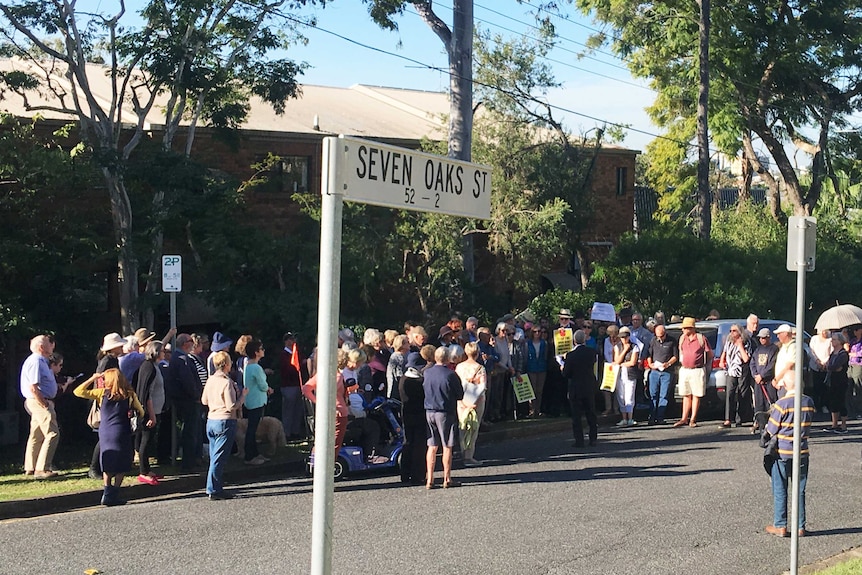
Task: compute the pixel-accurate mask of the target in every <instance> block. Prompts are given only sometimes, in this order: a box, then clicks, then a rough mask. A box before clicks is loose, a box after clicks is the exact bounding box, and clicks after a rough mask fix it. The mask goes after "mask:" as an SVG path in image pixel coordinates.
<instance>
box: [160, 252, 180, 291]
mask: <svg viewBox="0 0 862 575" xmlns="http://www.w3.org/2000/svg"><path fill="white" fill-rule="evenodd" d="M162 291H163V292H181V291H183V258H182V256H162Z"/></svg>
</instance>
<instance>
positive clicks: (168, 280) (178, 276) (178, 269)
mask: <svg viewBox="0 0 862 575" xmlns="http://www.w3.org/2000/svg"><path fill="white" fill-rule="evenodd" d="M162 291H163V292H167V293H168V294H169V295H170V298H171V318H170V319H171V328H174V329H176V327H177V294H178V293H179V292H181V291H183V258H182V256H177V255H169V256H162ZM176 345H177V339H176V335H174V339H173V341H171V346H173V347H174V348H175V347H176ZM178 451H179V446H178V445H177V411H176V410H175V409H172V410H171V463H173V464H174V465H176V464H177V452H178Z"/></svg>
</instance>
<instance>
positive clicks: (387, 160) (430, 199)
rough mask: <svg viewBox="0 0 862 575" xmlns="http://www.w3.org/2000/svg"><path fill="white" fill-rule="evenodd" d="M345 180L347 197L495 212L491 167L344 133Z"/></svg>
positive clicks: (475, 214)
mask: <svg viewBox="0 0 862 575" xmlns="http://www.w3.org/2000/svg"><path fill="white" fill-rule="evenodd" d="M338 143H339V146H338V151H339V154H338V158H337V159H336V163H338V164H340V165H339V166H338V173H339V174H340V176H339V178H338V179H339V180H341V182H342V183H343V188H342V190H343V192H344V199H345V200H348V201H352V202H359V203H362V204H372V205H375V206H384V207H389V208H401V209H403V210H414V211H420V212H431V213H438V214H449V215H452V216H463V217H467V218H477V219H481V220H487V219H488V218H490V217H491V168H490V167H489V166H483V165H481V164H471V163H469V162H461V161H459V160H453V159H451V158H447V157H443V156H436V155H434V154H426V153H424V152H417V151H416V150H410V149H407V148H399V147H397V146H389V145H386V144H380V143H378V142H372V141H370V140H362V139H360V138H351V137H347V136H339V137H338Z"/></svg>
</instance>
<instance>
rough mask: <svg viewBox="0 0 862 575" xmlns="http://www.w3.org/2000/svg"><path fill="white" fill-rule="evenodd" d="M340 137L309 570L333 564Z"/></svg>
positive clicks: (323, 260)
mask: <svg viewBox="0 0 862 575" xmlns="http://www.w3.org/2000/svg"><path fill="white" fill-rule="evenodd" d="M340 152H341V150H340V149H339V141H338V138H332V137H330V138H324V140H323V166H322V178H321V179H322V182H321V195H322V206H321V208H322V210H321V216H320V287H319V299H318V317H317V334H318V335H317V393H316V396H317V402H316V403H317V405H316V407H315V410H314V414H315V422H314V495H313V499H312V511H313V517H312V521H311V573H312V575H329V573H331V570H332V498H333V488H334V481H335V478H334V474H335V467H334V466H335V390H336V385H335V378H336V377H337V365H336V363H337V353H338V350H337V343H338V339H337V332H338V308H339V302H340V299H341V221H342V209H343V205H344V198H343V192H344V190H343V187H342V185H341V184H340V178H339V177H338V164H339V162H338V158H337V156H338V154H339V153H340Z"/></svg>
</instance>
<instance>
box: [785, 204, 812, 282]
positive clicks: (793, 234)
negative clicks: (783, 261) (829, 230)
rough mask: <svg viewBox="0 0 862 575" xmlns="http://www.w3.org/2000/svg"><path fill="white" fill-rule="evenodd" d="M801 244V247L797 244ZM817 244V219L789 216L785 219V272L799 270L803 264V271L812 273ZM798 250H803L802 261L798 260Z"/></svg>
mask: <svg viewBox="0 0 862 575" xmlns="http://www.w3.org/2000/svg"><path fill="white" fill-rule="evenodd" d="M800 242H803V246H800V245H799V243H800ZM816 244H817V218H813V217H811V216H790V217H789V218H788V219H787V271H789V272H795V271H798V270H799V264H801V263H804V264H805V271H807V272H813V271H814V260H815V258H814V254H815V251H816V247H817V246H816ZM800 248H803V249H804V254H805V255H804V259H802V260H800V261H797V260H799V256H800V251H799V250H800Z"/></svg>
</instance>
